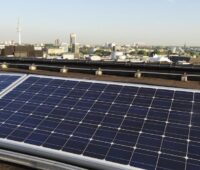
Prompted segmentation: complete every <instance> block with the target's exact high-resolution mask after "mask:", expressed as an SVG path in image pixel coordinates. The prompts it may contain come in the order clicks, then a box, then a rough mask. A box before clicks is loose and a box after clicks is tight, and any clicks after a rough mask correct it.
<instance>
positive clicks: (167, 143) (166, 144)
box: [161, 137, 188, 157]
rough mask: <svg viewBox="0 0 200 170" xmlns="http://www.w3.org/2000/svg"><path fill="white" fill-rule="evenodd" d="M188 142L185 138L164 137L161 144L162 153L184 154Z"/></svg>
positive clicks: (183, 155)
mask: <svg viewBox="0 0 200 170" xmlns="http://www.w3.org/2000/svg"><path fill="white" fill-rule="evenodd" d="M187 146H188V142H187V141H185V140H180V139H174V138H169V137H166V138H164V140H163V144H162V150H161V152H162V153H165V154H169V155H175V156H180V157H181V156H182V157H185V156H186V152H187Z"/></svg>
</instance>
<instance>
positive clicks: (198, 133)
mask: <svg viewBox="0 0 200 170" xmlns="http://www.w3.org/2000/svg"><path fill="white" fill-rule="evenodd" d="M190 139H191V140H192V141H196V142H199V141H200V129H199V127H195V126H192V127H191V128H190Z"/></svg>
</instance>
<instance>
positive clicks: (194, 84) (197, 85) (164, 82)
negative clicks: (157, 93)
mask: <svg viewBox="0 0 200 170" xmlns="http://www.w3.org/2000/svg"><path fill="white" fill-rule="evenodd" d="M0 71H2V72H13V73H27V74H29V73H30V74H38V75H48V76H55V77H67V78H78V79H88V80H100V81H112V82H122V83H134V84H146V85H157V86H166V87H177V88H185V89H200V81H188V82H182V81H179V80H171V79H163V78H151V77H142V78H140V79H137V78H134V77H128V76H127V77H125V76H113V75H102V76H95V75H92V74H85V73H72V72H69V73H67V74H63V73H59V72H55V71H44V70H36V71H29V70H25V69H14V68H9V69H7V70H1V69H0Z"/></svg>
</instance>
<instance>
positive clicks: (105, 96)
mask: <svg viewBox="0 0 200 170" xmlns="http://www.w3.org/2000/svg"><path fill="white" fill-rule="evenodd" d="M115 98H116V94H113V93H102V94H101V95H100V97H99V98H98V100H99V101H103V102H113V101H114V100H115Z"/></svg>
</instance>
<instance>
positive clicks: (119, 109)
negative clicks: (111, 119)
mask: <svg viewBox="0 0 200 170" xmlns="http://www.w3.org/2000/svg"><path fill="white" fill-rule="evenodd" d="M128 109H129V105H123V104H112V106H111V107H110V109H109V113H110V114H115V115H125V114H126V112H127V111H128Z"/></svg>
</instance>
